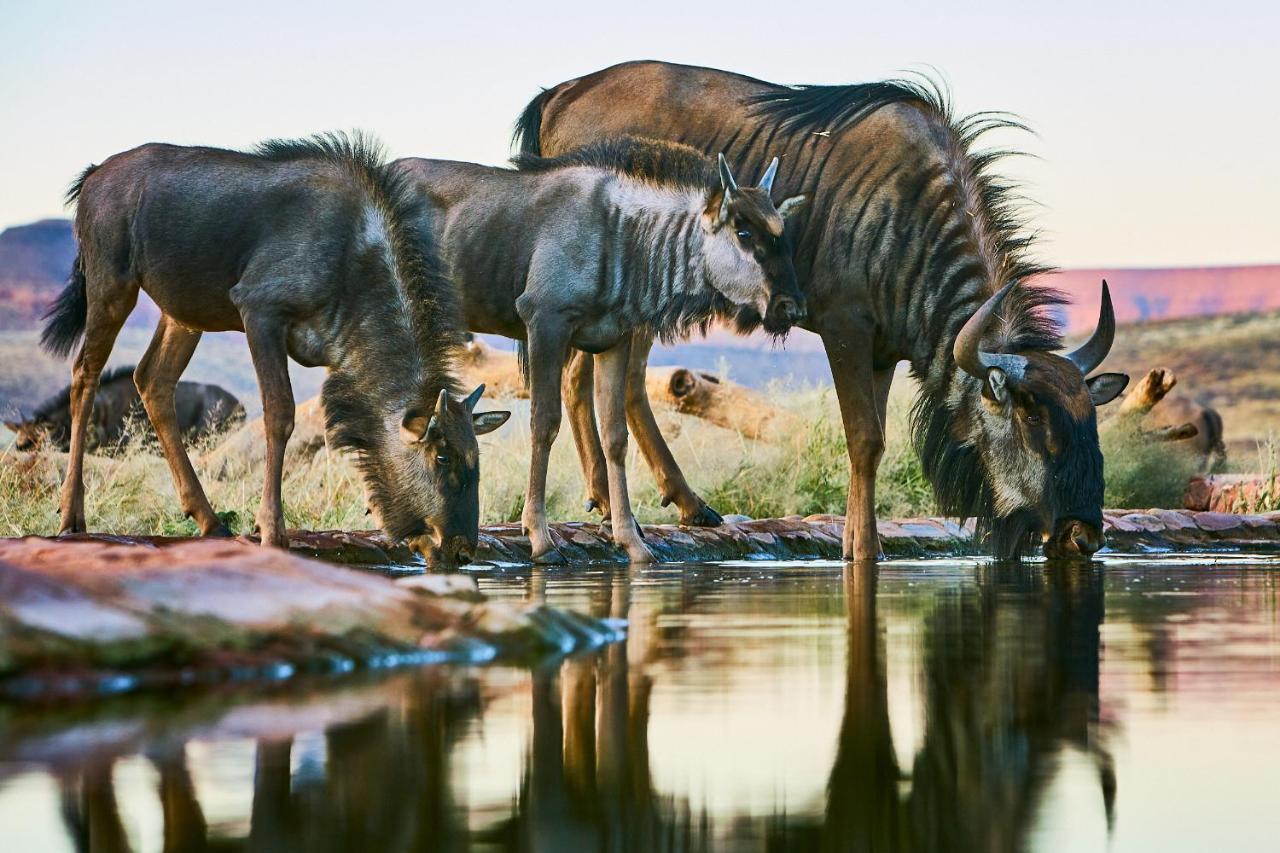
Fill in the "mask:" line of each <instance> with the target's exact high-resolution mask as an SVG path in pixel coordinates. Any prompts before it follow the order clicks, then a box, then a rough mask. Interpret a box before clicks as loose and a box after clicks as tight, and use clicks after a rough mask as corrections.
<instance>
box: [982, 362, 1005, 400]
mask: <svg viewBox="0 0 1280 853" xmlns="http://www.w3.org/2000/svg"><path fill="white" fill-rule="evenodd" d="M982 396H984V397H986V398H987V399H988V400H995V401H996V402H997V403H1007V402H1009V377H1008V376H1007V375H1006V374H1005V372H1004V371H1003V370H1001V369H1000V368H998V367H993V368H991V369H990V370H988V371H987V381H986V382H984V383H983V385H982Z"/></svg>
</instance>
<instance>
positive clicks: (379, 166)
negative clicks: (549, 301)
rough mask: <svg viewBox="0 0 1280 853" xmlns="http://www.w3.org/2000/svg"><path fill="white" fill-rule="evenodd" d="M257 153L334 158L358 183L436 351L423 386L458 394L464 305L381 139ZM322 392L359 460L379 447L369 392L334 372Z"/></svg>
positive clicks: (425, 345) (415, 197) (420, 333)
mask: <svg viewBox="0 0 1280 853" xmlns="http://www.w3.org/2000/svg"><path fill="white" fill-rule="evenodd" d="M254 153H255V154H256V155H258V156H259V157H263V158H265V159H268V160H271V161H274V162H287V161H291V160H302V159H311V160H323V161H328V162H331V163H334V164H336V165H338V166H341V167H342V168H345V169H346V170H347V171H348V172H349V173H350V174H351V175H352V176H354V177H355V178H356V179H357V180H358V181H359V183H360V184H361V185H362V187H363V188H364V189H365V191H366V192H367V193H368V194H369V198H370V200H371V201H372V202H373V203H374V204H375V205H376V206H377V208H378V210H379V212H380V213H381V214H382V218H383V221H384V222H385V223H386V228H387V233H388V236H389V238H390V243H391V254H392V260H393V264H394V266H395V272H396V276H395V277H396V279H397V280H398V282H399V286H400V287H402V288H403V290H404V297H405V298H404V303H405V304H406V305H407V307H408V313H409V319H410V322H411V324H412V327H413V333H414V337H415V339H416V340H417V343H418V347H417V349H418V353H417V354H418V355H420V356H422V357H427V356H434V362H433V363H424V364H423V365H422V367H423V370H424V376H425V383H426V384H430V385H433V386H435V387H443V388H446V389H448V390H449V392H450V393H451V394H454V395H456V394H458V393H459V386H458V385H457V382H456V380H455V379H454V377H453V354H454V353H456V352H457V349H458V348H459V347H461V346H462V332H461V329H462V320H461V316H462V314H461V309H460V307H459V305H458V300H457V296H456V294H455V292H454V288H453V286H452V284H451V283H450V282H449V280H448V277H447V275H446V273H445V268H444V265H443V263H442V262H441V261H440V257H439V253H438V252H437V251H436V250H435V245H434V242H435V241H434V239H433V237H432V235H431V234H430V233H429V232H428V231H427V229H426V228H425V227H424V226H423V225H421V224H420V223H423V222H425V217H423V216H422V214H421V211H420V206H421V205H423V204H425V200H423V199H422V198H420V197H419V194H418V193H416V192H414V191H413V188H412V186H411V185H410V183H409V181H408V180H407V178H406V177H405V176H404V175H403V174H402V173H400V172H399V171H398V170H393V169H388V168H387V159H386V156H385V151H384V149H383V147H382V145H381V143H379V142H378V141H377V140H376V139H374V138H373V137H372V136H370V135H368V134H365V133H361V132H358V131H357V132H355V133H352V134H349V135H348V134H346V133H341V132H330V133H321V134H316V135H314V136H311V137H307V138H305V139H271V140H268V141H266V142H263V143H262V144H261V145H259V146H258V147H257V148H256V149H255V150H254ZM387 369H391V367H390V366H388V367H387ZM322 394H323V403H324V410H325V424H326V427H327V429H328V431H329V435H330V437H331V439H332V440H333V441H334V443H335V444H337V445H338V446H339V447H344V448H346V449H349V450H352V451H354V452H355V453H356V454H357V457H358V458H362V457H364V455H365V454H367V453H369V452H370V451H371V450H373V448H374V443H375V442H377V441H378V440H380V437H381V434H382V433H383V432H385V425H384V424H382V423H380V417H381V415H380V413H378V412H374V411H371V410H370V408H369V405H368V403H367V390H366V389H364V388H362V387H360V385H359V383H357V382H353V381H350V380H349V379H346V378H343V377H339V376H338V375H337V374H336V373H334V372H331V373H330V375H329V377H328V378H327V379H326V380H325V384H324V388H323V391H322ZM413 402H414V403H416V404H418V405H426V406H430V405H434V403H435V401H434V399H432V400H417V401H413ZM375 421H379V422H378V423H375Z"/></svg>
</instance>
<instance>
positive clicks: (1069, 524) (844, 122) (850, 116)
mask: <svg viewBox="0 0 1280 853" xmlns="http://www.w3.org/2000/svg"><path fill="white" fill-rule="evenodd" d="M1009 126H1017V125H1016V123H1014V122H1012V121H1010V120H1008V119H1007V118H1004V117H1002V116H1000V115H996V114H991V113H980V114H978V115H975V116H972V117H969V118H964V119H955V118H953V117H952V115H951V112H950V109H949V106H948V104H947V102H946V99H945V97H943V96H942V95H941V94H940V93H939V92H937V91H935V90H932V89H930V88H927V87H925V86H921V85H917V84H914V83H910V82H901V81H897V82H881V83H868V84H859V85H851V86H802V87H798V88H792V87H787V86H779V85H775V84H772V83H766V82H763V81H760V80H754V79H752V78H749V77H744V76H741V75H738V74H731V73H728V72H724V71H715V70H711V69H707V68H695V67H690V66H683V65H673V64H670V63H662V62H635V63H628V64H624V65H618V66H614V67H612V68H607V69H605V70H603V71H599V72H596V73H594V74H590V75H588V76H586V77H581V78H579V79H576V80H570V81H568V82H565V83H561V84H560V85H558V86H555V87H553V88H551V89H548V90H546V91H544V92H543V93H542V94H540V95H538V96H537V97H536V98H534V100H533V101H532V102H531V103H530V104H529V106H528V107H527V108H526V109H525V111H524V114H523V115H522V116H521V117H520V119H519V121H518V122H517V126H516V135H517V138H518V139H519V140H520V141H521V147H522V149H523V150H524V151H526V152H533V153H538V154H542V155H556V154H559V153H561V152H564V151H567V150H571V149H573V148H577V147H578V146H580V145H583V144H586V143H589V142H591V141H592V140H596V139H600V138H604V137H608V136H616V135H618V134H638V135H642V136H649V137H654V138H658V139H670V140H674V141H678V142H682V143H686V144H688V145H692V146H693V147H695V148H698V149H701V150H703V151H708V152H710V151H723V152H724V153H725V156H726V157H728V159H729V161H730V163H731V164H733V165H735V166H737V167H739V168H746V167H748V166H753V165H754V164H756V163H759V162H761V161H762V156H763V153H764V152H765V151H770V152H775V151H776V152H777V153H778V154H779V155H780V156H781V158H782V160H783V162H784V163H786V164H787V168H786V170H785V173H786V174H785V176H784V177H783V178H780V180H779V184H778V189H779V190H780V192H781V193H782V194H784V195H787V194H792V193H801V192H803V193H805V194H807V195H808V196H809V198H810V201H811V204H810V205H809V212H807V213H802V214H801V215H800V216H799V217H797V219H796V221H795V223H794V225H793V226H792V227H791V228H790V229H789V230H793V231H794V242H795V246H796V251H795V264H796V270H797V273H798V275H799V277H800V281H801V282H802V283H803V288H804V292H805V297H806V299H807V300H808V307H809V312H808V321H807V322H806V323H805V324H804V325H805V327H806V328H808V329H811V330H813V331H815V332H817V333H818V334H819V335H820V336H821V337H822V340H823V343H824V345H825V346H826V351H827V358H828V359H829V360H830V363H831V372H832V374H833V376H834V379H835V386H836V394H837V396H838V398H839V401H840V412H841V415H842V417H843V420H844V427H845V441H846V444H847V447H848V451H849V460H850V463H851V467H850V475H849V503H848V516H847V518H846V523H845V532H844V551H845V555H846V556H847V557H850V558H855V559H860V560H861V559H873V558H875V557H876V556H877V555H878V553H879V541H878V537H877V534H876V518H875V475H876V468H877V466H878V465H879V462H880V456H881V454H882V452H883V450H884V420H885V405H886V400H887V398H888V394H889V385H890V382H891V381H892V379H893V371H894V366H895V365H896V364H897V363H898V362H899V361H901V360H904V359H905V360H907V361H909V362H910V363H911V368H912V372H913V374H914V375H915V376H916V377H917V378H918V379H919V380H920V383H921V393H920V397H919V399H918V401H917V403H916V406H915V410H914V413H913V419H912V429H913V436H914V441H915V445H916V449H917V451H918V453H919V454H920V458H921V462H922V464H923V466H924V470H925V474H926V475H927V476H928V478H929V480H930V481H931V482H932V484H933V487H934V492H935V495H936V497H937V500H938V503H939V505H940V507H941V508H942V510H943V511H944V512H947V513H949V514H952V515H956V516H963V517H976V518H977V519H978V520H979V522H980V524H981V525H982V526H983V527H984V528H985V529H986V530H987V531H989V532H990V534H991V540H992V545H993V547H994V550H995V552H996V554H997V555H999V556H1001V557H1009V556H1015V555H1019V554H1021V552H1022V550H1023V549H1024V548H1025V547H1026V546H1027V545H1028V544H1030V543H1031V542H1033V541H1034V538H1035V536H1036V535H1037V534H1040V535H1043V536H1045V537H1046V539H1047V543H1046V550H1047V552H1048V553H1050V554H1056V555H1067V554H1077V553H1078V554H1085V555H1087V554H1091V553H1092V552H1094V551H1095V550H1097V549H1098V548H1099V547H1100V546H1101V544H1102V511H1101V503H1102V494H1103V482H1102V455H1101V453H1100V451H1099V449H1098V437H1097V423H1096V413H1095V408H1094V407H1095V406H1097V405H1101V404H1102V403H1106V402H1108V401H1109V400H1111V399H1113V398H1114V397H1115V396H1116V394H1118V393H1119V392H1120V391H1121V390H1122V389H1123V387H1124V383H1125V382H1126V381H1127V379H1126V377H1124V376H1122V375H1119V374H1102V375H1099V376H1096V377H1093V378H1091V379H1086V376H1087V374H1088V373H1089V372H1090V371H1092V370H1093V369H1094V368H1096V367H1097V366H1098V365H1099V364H1101V363H1102V360H1103V358H1104V357H1105V356H1106V354H1107V351H1108V349H1109V348H1110V345H1111V340H1112V336H1113V334H1114V326H1115V323H1114V317H1113V314H1112V310H1111V303H1110V299H1109V298H1108V296H1107V293H1106V288H1105V287H1104V288H1103V299H1102V311H1101V317H1100V320H1099V323H1098V328H1097V330H1096V331H1095V332H1094V335H1093V337H1092V338H1091V339H1090V340H1089V341H1088V342H1087V343H1086V344H1085V345H1084V346H1083V347H1081V348H1080V349H1079V350H1077V351H1075V352H1073V353H1070V354H1068V355H1066V356H1062V355H1057V354H1055V353H1054V352H1053V350H1055V349H1057V348H1058V347H1059V346H1060V344H1061V340H1060V337H1059V334H1058V330H1057V327H1056V324H1055V323H1054V322H1053V321H1052V320H1051V319H1050V318H1049V317H1048V316H1047V314H1046V311H1047V309H1051V308H1052V307H1054V306H1056V305H1058V304H1059V303H1060V302H1061V298H1060V297H1059V296H1058V294H1056V293H1055V292H1053V291H1050V290H1047V289H1044V288H1038V287H1032V286H1030V285H1029V284H1027V283H1026V280H1027V279H1028V278H1030V277H1032V276H1033V275H1036V274H1038V273H1040V272H1043V271H1044V267H1042V266H1040V265H1038V264H1036V263H1034V262H1033V261H1032V260H1030V259H1029V258H1028V255H1027V248H1028V243H1029V237H1027V236H1026V235H1024V234H1021V233H1020V227H1019V225H1020V223H1019V221H1018V217H1017V216H1016V213H1015V211H1014V208H1013V197H1012V196H1011V194H1010V191H1009V188H1008V186H1007V185H1005V184H1004V183H1003V182H1001V181H1000V180H998V179H997V178H996V177H994V176H993V175H992V174H991V171H990V169H991V166H992V164H993V162H994V161H995V160H996V155H994V154H991V153H979V152H976V151H975V150H974V148H973V146H974V142H975V140H976V139H977V138H978V137H979V136H980V135H981V134H982V133H983V132H985V131H987V130H990V129H993V128H1002V127H1009ZM971 318H972V319H971ZM755 319H756V318H753V317H751V316H750V315H749V312H743V313H740V314H739V316H738V325H739V328H740V329H742V330H744V331H745V330H748V329H750V328H751V326H752V325H753V324H754V322H755ZM580 368H581V369H579V370H578V371H577V374H578V376H577V379H576V380H574V381H577V382H584V383H585V382H586V381H589V379H587V378H584V374H586V372H587V370H588V369H589V366H587V365H585V364H582V365H580ZM641 369H643V368H642V366H641ZM574 381H571V382H570V383H569V384H570V387H571V388H572V386H573V384H574ZM569 398H570V402H571V404H573V403H575V402H578V403H581V402H582V400H581V395H574V394H573V393H572V392H571V393H570V394H569ZM636 405H637V406H638V407H642V408H644V409H645V411H646V412H647V406H648V404H647V402H646V401H644V400H642V399H640V400H637V401H636ZM572 422H573V423H574V424H580V423H589V416H585V415H581V414H579V415H575V417H574V418H573V421H572ZM633 423H639V424H641V425H647V424H652V423H653V419H652V414H651V413H649V414H647V415H644V416H637V417H634V418H633ZM586 432H589V431H580V434H579V436H578V438H579V440H580V441H589V442H594V441H595V440H596V439H595V437H594V436H592V435H589V434H585V433H586ZM637 441H638V443H639V445H640V446H641V448H642V449H646V448H650V447H654V448H661V451H662V452H660V453H651V454H648V455H649V461H650V464H651V466H652V465H655V464H659V465H661V466H666V467H665V469H663V470H659V471H658V472H657V473H656V474H655V476H656V478H657V479H658V482H659V483H660V484H663V483H666V484H675V486H673V488H674V487H681V488H683V490H684V491H683V493H681V492H679V491H677V492H676V493H674V494H673V493H672V492H670V491H668V492H667V493H666V494H665V497H666V498H667V499H674V500H675V501H676V502H677V503H678V504H679V505H680V508H681V511H682V514H683V515H684V516H685V517H686V518H688V516H689V515H690V514H695V515H696V514H697V513H698V508H699V506H700V505H701V500H700V499H699V498H698V497H697V496H696V495H694V494H693V493H692V491H690V490H689V489H688V486H687V485H685V484H684V480H683V477H681V476H680V474H679V470H678V469H676V468H675V465H674V460H672V459H671V455H670V452H669V451H668V450H666V447H665V445H664V444H663V443H662V439H661V436H660V435H658V434H657V432H656V429H655V430H654V431H653V433H652V434H651V435H648V436H647V437H646V436H641V437H638V439H637ZM580 454H581V455H582V456H583V458H584V459H585V460H587V461H588V462H592V463H595V464H592V465H591V466H589V467H590V468H592V469H598V462H596V460H598V458H599V451H598V450H596V449H595V448H589V449H588V450H586V451H580ZM587 474H588V482H589V483H590V486H589V488H591V490H592V494H591V497H593V498H599V497H600V495H601V489H600V477H599V473H598V470H588V472H587Z"/></svg>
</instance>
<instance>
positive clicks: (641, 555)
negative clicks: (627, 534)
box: [627, 542, 657, 563]
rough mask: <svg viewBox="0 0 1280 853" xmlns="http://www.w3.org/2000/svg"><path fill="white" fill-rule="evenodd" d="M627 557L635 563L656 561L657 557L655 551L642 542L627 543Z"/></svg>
mask: <svg viewBox="0 0 1280 853" xmlns="http://www.w3.org/2000/svg"><path fill="white" fill-rule="evenodd" d="M627 559H628V560H630V561H631V562H633V563H656V562H657V558H656V557H654V556H653V552H652V551H650V550H649V547H648V546H647V545H645V544H644V543H641V542H632V543H630V544H628V545H627Z"/></svg>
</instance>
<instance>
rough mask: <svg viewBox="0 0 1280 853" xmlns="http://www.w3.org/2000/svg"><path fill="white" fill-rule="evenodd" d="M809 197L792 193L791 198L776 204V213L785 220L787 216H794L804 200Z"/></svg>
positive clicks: (803, 203) (802, 205)
mask: <svg viewBox="0 0 1280 853" xmlns="http://www.w3.org/2000/svg"><path fill="white" fill-rule="evenodd" d="M808 200H809V199H807V198H805V197H804V196H802V195H793V196H792V197H791V198H789V199H787V200H786V201H784V202H783V203H782V204H780V205H778V215H779V216H781V217H782V220H783V221H784V222H785V221H786V220H787V219H788V218H790V217H792V216H795V215H796V214H797V213H799V212H800V208H802V207H804V205H805V202H807V201H808Z"/></svg>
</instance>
